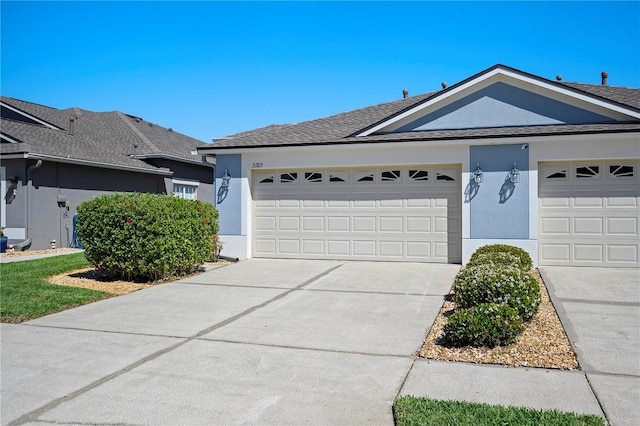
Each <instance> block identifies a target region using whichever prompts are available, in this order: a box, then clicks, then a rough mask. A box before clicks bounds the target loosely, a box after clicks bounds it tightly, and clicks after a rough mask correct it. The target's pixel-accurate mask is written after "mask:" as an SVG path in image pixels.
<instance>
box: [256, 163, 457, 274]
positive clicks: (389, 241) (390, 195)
mask: <svg viewBox="0 0 640 426" xmlns="http://www.w3.org/2000/svg"><path fill="white" fill-rule="evenodd" d="M411 170H413V168H411ZM415 170H422V171H424V172H425V173H417V172H415ZM415 170H414V173H413V175H411V174H410V173H409V168H402V167H389V168H385V169H376V170H373V169H372V170H334V171H305V170H294V171H274V172H260V173H261V175H265V176H266V178H264V179H266V180H265V181H264V182H261V181H256V180H255V179H254V185H255V186H254V187H253V188H252V190H253V192H254V196H255V199H256V201H255V203H254V206H253V207H254V213H253V214H254V221H253V223H254V226H253V232H254V242H255V243H254V255H255V256H257V257H261V256H262V257H294V258H296V257H300V258H311V259H313V258H319V259H320V258H325V259H326V258H332V259H360V260H397V261H428V262H460V261H461V257H462V256H461V254H462V250H461V240H462V236H461V232H460V231H461V215H462V213H461V210H462V209H461V207H460V206H461V194H460V190H461V187H460V185H459V183H458V180H459V171H456V169H455V168H452V167H448V168H446V170H445V171H444V172H443V173H442V178H441V179H440V180H438V181H433V180H429V179H428V177H429V176H431V177H434V176H436V174H435V172H434V171H435V170H438V168H437V167H433V168H430V167H425V168H424V169H423V168H422V167H419V168H415ZM427 172H429V173H430V175H429V173H427ZM445 172H446V173H445ZM271 175H273V176H275V179H274V180H273V181H272V180H271V179H270V178H271ZM282 176H284V178H282ZM412 176H413V177H412ZM282 179H285V180H284V181H283V180H282ZM268 197H273V200H268V199H266V198H268Z"/></svg>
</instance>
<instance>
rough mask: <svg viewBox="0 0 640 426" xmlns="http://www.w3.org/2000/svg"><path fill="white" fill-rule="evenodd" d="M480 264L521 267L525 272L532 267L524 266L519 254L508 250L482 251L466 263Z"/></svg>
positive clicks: (471, 264) (470, 264)
mask: <svg viewBox="0 0 640 426" xmlns="http://www.w3.org/2000/svg"><path fill="white" fill-rule="evenodd" d="M478 265H491V266H493V267H499V268H500V267H515V268H520V269H522V270H523V271H525V272H528V271H529V270H530V269H531V268H527V267H523V265H522V262H521V261H520V258H519V257H518V256H515V255H513V254H511V253H506V252H496V253H481V254H479V255H477V256H474V257H473V260H469V262H468V263H467V264H466V266H467V267H469V266H478Z"/></svg>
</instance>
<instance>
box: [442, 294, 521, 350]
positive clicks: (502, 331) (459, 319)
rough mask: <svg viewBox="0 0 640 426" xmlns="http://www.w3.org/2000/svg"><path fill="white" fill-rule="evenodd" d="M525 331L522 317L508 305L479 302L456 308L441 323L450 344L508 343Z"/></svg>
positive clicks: (480, 344)
mask: <svg viewBox="0 0 640 426" xmlns="http://www.w3.org/2000/svg"><path fill="white" fill-rule="evenodd" d="M523 331H524V324H523V322H522V317H521V316H520V315H519V314H518V311H517V310H515V309H514V308H512V307H510V306H508V305H499V304H495V303H482V304H480V305H478V306H474V307H472V308H469V309H457V310H456V311H455V312H454V313H453V314H451V316H450V317H449V320H448V322H447V323H446V324H445V326H444V333H445V336H444V337H445V340H446V341H447V342H448V343H449V344H451V345H453V346H468V345H473V346H488V347H490V348H493V347H495V346H498V345H509V344H511V343H513V342H515V340H516V338H517V337H518V336H519V335H520V334H521V333H522V332H523Z"/></svg>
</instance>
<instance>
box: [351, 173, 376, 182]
mask: <svg viewBox="0 0 640 426" xmlns="http://www.w3.org/2000/svg"><path fill="white" fill-rule="evenodd" d="M354 178H355V181H356V182H373V172H370V171H356V172H354Z"/></svg>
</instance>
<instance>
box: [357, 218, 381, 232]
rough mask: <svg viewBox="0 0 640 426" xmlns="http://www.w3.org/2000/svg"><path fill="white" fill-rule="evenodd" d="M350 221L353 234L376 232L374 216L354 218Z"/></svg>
mask: <svg viewBox="0 0 640 426" xmlns="http://www.w3.org/2000/svg"><path fill="white" fill-rule="evenodd" d="M352 220H353V230H354V231H355V232H376V217H375V216H356V217H353V219H352Z"/></svg>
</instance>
